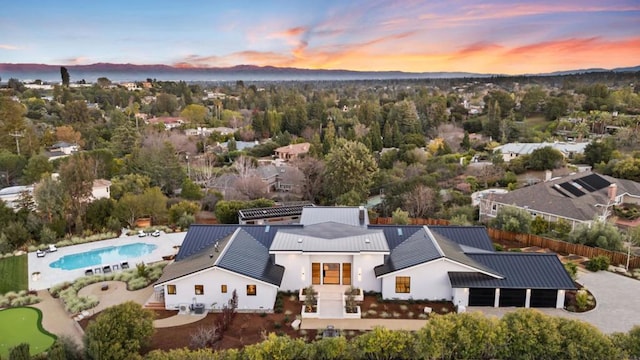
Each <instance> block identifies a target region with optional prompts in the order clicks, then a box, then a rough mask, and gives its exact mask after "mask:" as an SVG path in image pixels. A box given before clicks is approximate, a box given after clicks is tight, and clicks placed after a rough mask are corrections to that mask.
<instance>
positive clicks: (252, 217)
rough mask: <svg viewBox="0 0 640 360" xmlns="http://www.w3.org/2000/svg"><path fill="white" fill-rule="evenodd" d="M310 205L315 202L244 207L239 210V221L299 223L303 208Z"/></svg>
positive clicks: (258, 223) (250, 223)
mask: <svg viewBox="0 0 640 360" xmlns="http://www.w3.org/2000/svg"><path fill="white" fill-rule="evenodd" d="M308 206H313V204H312V203H308V202H303V203H300V204H294V205H281V206H272V207H267V208H253V209H243V210H239V211H238V222H239V223H240V224H241V225H252V224H256V225H267V224H269V225H271V224H297V223H299V222H300V216H302V209H303V208H305V207H308Z"/></svg>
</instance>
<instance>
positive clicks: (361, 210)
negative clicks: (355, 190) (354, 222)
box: [358, 206, 366, 225]
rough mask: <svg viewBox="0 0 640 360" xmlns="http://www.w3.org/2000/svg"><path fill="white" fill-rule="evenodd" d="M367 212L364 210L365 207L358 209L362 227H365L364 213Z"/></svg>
mask: <svg viewBox="0 0 640 360" xmlns="http://www.w3.org/2000/svg"><path fill="white" fill-rule="evenodd" d="M365 211H366V210H365V209H364V206H360V208H358V218H359V219H360V225H364V215H365V214H364V212H365Z"/></svg>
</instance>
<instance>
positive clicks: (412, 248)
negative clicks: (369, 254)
mask: <svg viewBox="0 0 640 360" xmlns="http://www.w3.org/2000/svg"><path fill="white" fill-rule="evenodd" d="M442 256H443V254H442V253H440V251H439V250H438V247H437V246H436V245H435V244H434V243H433V241H432V240H431V238H430V237H429V235H428V234H427V232H426V231H424V229H423V230H422V231H416V232H415V233H414V234H413V235H411V236H410V237H409V238H408V239H406V240H405V241H404V242H403V243H402V244H400V245H398V246H396V248H395V249H393V251H391V255H389V256H388V257H387V258H386V261H385V263H384V264H383V265H379V266H376V267H375V268H374V271H375V274H376V276H381V275H384V274H388V273H392V272H394V271H398V270H402V269H406V268H408V267H411V266H415V265H418V264H422V263H426V262H429V261H432V260H435V259H438V258H441V257H442Z"/></svg>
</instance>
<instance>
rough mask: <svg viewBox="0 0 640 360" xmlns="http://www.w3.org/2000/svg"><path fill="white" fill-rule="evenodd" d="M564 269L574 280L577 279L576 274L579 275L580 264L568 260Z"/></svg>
mask: <svg viewBox="0 0 640 360" xmlns="http://www.w3.org/2000/svg"><path fill="white" fill-rule="evenodd" d="M564 269H565V270H566V271H567V274H569V276H571V278H572V279H573V280H575V279H576V276H577V275H578V265H576V264H575V263H572V262H568V263H565V264H564Z"/></svg>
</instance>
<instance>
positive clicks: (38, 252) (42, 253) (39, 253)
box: [36, 250, 47, 258]
mask: <svg viewBox="0 0 640 360" xmlns="http://www.w3.org/2000/svg"><path fill="white" fill-rule="evenodd" d="M36 256H37V257H39V258H42V257H45V256H47V253H46V252H45V251H42V250H38V251H36Z"/></svg>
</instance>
